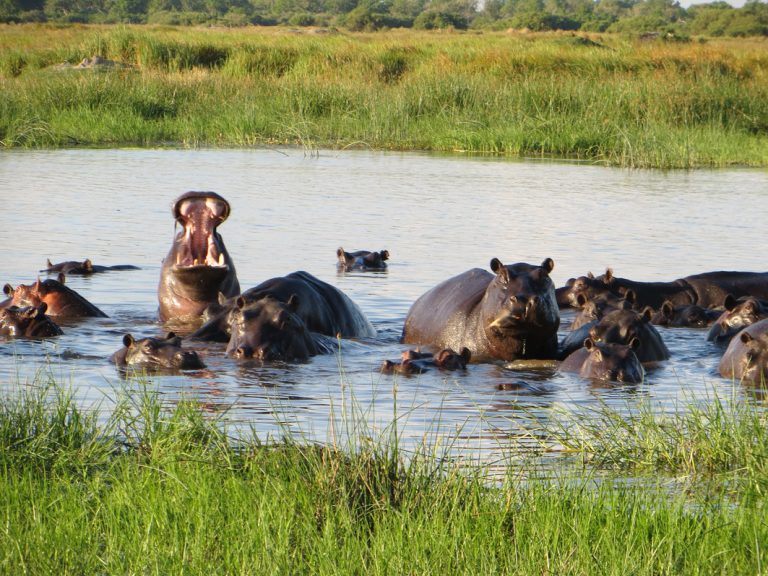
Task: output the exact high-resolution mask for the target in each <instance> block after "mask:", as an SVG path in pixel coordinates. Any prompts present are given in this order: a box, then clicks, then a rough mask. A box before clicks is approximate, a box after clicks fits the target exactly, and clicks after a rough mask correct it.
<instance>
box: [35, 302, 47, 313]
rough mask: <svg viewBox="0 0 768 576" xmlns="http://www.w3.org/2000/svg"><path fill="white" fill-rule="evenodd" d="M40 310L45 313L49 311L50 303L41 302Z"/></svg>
mask: <svg viewBox="0 0 768 576" xmlns="http://www.w3.org/2000/svg"><path fill="white" fill-rule="evenodd" d="M37 310H38V312H40V314H45V313H46V312H48V303H47V302H40V305H39V306H38V307H37Z"/></svg>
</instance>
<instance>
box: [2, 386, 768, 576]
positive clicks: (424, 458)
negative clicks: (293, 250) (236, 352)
mask: <svg viewBox="0 0 768 576" xmlns="http://www.w3.org/2000/svg"><path fill="white" fill-rule="evenodd" d="M716 404H717V403H716ZM2 406H3V408H2V411H0V445H1V446H2V450H0V514H1V515H2V518H3V523H2V528H0V573H9V574H10V573H13V574H42V573H51V572H54V573H56V574H83V573H88V574H94V573H106V574H134V573H151V574H168V573H182V572H183V573H188V574H202V573H205V574H210V573H221V574H259V573H265V572H267V573H270V574H329V573H343V574H358V573H365V574H405V573H408V574H413V573H419V574H433V573H472V574H490V573H504V574H544V573H546V574H592V573H600V574H622V575H623V574H630V573H631V574H746V573H749V574H760V573H764V570H765V568H764V566H765V562H766V560H768V558H767V557H766V552H765V549H764V546H763V543H764V542H766V541H768V540H766V538H767V537H768V523H766V522H765V512H766V511H765V505H764V497H762V496H764V493H763V492H761V490H763V488H764V486H765V483H764V480H765V478H766V475H765V469H764V466H762V465H757V464H756V463H755V462H757V461H758V460H760V459H761V458H762V457H761V456H759V455H757V456H756V457H755V459H754V460H753V459H752V457H751V456H749V455H748V453H747V452H748V451H747V452H745V451H744V450H741V449H740V448H738V447H739V446H743V445H747V444H750V443H751V444H752V445H756V444H759V443H760V442H762V441H763V439H764V435H765V431H764V429H765V427H764V426H763V427H762V431H761V430H760V429H759V427H755V424H756V422H755V421H754V418H755V417H756V416H754V415H753V413H752V412H749V410H757V408H754V407H753V408H751V409H744V411H738V410H736V411H734V410H726V409H724V408H723V409H720V408H713V409H712V410H710V411H706V410H705V411H704V412H702V413H700V414H699V415H695V414H696V413H695V412H694V413H693V414H694V415H693V416H690V417H686V418H689V419H686V420H684V422H696V423H700V424H706V426H707V427H708V428H709V429H710V430H711V429H712V428H715V429H718V428H723V429H726V430H730V431H731V432H732V435H733V440H728V441H725V442H724V441H723V440H722V439H721V435H720V434H697V433H696V431H695V426H693V427H690V426H689V427H688V428H686V426H681V427H680V429H679V430H677V431H674V432H672V431H669V432H668V435H670V436H674V437H676V438H678V439H684V438H688V433H689V432H693V436H694V437H696V439H695V442H694V444H700V445H701V449H700V450H699V451H698V452H696V454H697V456H696V457H697V458H698V454H700V453H703V454H717V453H719V452H721V451H724V452H728V451H731V450H733V452H734V456H733V458H732V459H730V460H728V459H720V458H712V459H711V462H712V464H711V465H709V471H710V473H711V474H719V473H721V472H727V473H729V474H732V473H734V472H738V474H739V475H741V476H743V477H751V478H752V479H753V480H760V481H753V482H741V483H738V484H734V486H733V489H731V490H729V491H727V493H726V491H723V490H718V489H715V490H711V489H709V488H707V487H703V488H702V487H696V488H695V489H689V490H688V491H685V492H683V491H679V492H678V491H675V490H674V489H672V490H670V488H669V478H670V477H669V476H667V477H666V479H665V477H659V476H658V474H659V472H660V471H663V472H664V473H669V472H671V473H672V474H679V473H687V471H688V470H689V468H688V464H686V462H687V461H688V460H689V458H687V457H684V458H672V459H668V460H666V459H658V458H651V459H648V462H647V467H648V470H647V471H648V472H650V474H651V475H650V476H644V477H637V478H635V480H634V481H633V482H622V481H619V478H615V479H614V478H611V477H605V476H600V477H598V476H594V475H593V474H592V473H590V472H583V473H582V476H581V477H577V478H574V477H573V475H572V474H568V475H567V477H565V476H564V479H563V480H557V479H552V478H551V476H550V479H548V480H545V479H540V480H535V479H533V480H531V479H528V480H525V481H521V480H517V479H516V478H518V474H517V473H516V472H515V471H514V470H510V473H509V475H508V476H507V478H506V480H504V481H503V482H501V483H500V484H498V485H496V484H492V485H489V484H488V483H487V482H486V481H485V478H484V473H483V470H482V469H475V468H466V467H459V466H458V465H454V464H452V463H451V462H449V461H443V462H437V463H436V462H435V461H434V460H433V457H434V456H435V455H434V454H430V453H429V450H424V451H422V452H420V454H419V455H416V456H414V455H409V457H408V458H405V457H404V454H403V453H401V452H400V449H399V448H398V444H397V430H396V424H395V423H393V425H392V426H391V427H390V428H389V429H388V430H387V431H385V433H384V434H383V435H380V436H377V435H375V434H373V435H372V434H371V433H370V431H368V430H366V427H365V424H364V423H362V422H360V421H354V422H351V423H348V426H349V430H351V431H354V432H355V433H356V434H358V436H357V437H356V438H350V443H349V444H343V443H339V442H337V443H335V444H334V443H331V444H329V445H317V444H311V443H306V442H300V441H297V440H296V439H295V438H291V437H285V438H282V439H279V440H274V441H269V442H267V441H264V440H262V439H259V438H258V437H256V436H255V435H253V436H251V437H248V436H247V435H246V436H243V435H241V436H239V437H237V438H233V437H230V436H229V435H228V429H227V424H226V421H225V420H224V419H222V417H221V416H219V417H215V418H211V417H210V416H209V415H205V414H204V412H203V411H202V410H201V409H200V408H199V407H197V406H196V405H194V404H193V403H190V402H181V403H179V404H176V405H175V406H169V405H165V404H163V402H162V398H161V396H159V395H158V394H157V393H156V392H154V391H153V390H152V389H151V386H150V385H149V384H148V383H146V382H144V383H141V382H139V383H138V384H136V383H135V382H134V383H132V384H129V385H127V387H126V388H124V389H121V390H119V391H117V392H116V398H115V408H114V410H111V411H110V413H109V414H108V415H104V414H101V415H98V413H97V412H95V411H92V410H86V409H84V408H81V407H79V406H78V403H77V402H76V401H75V400H74V398H73V395H72V393H71V392H69V391H67V390H66V389H62V388H61V387H60V386H58V385H57V384H55V382H53V381H48V382H44V383H43V384H41V385H39V387H37V386H28V387H24V388H22V389H21V391H19V390H17V391H16V392H14V393H12V394H9V395H8V397H7V398H5V401H4V402H3V405H2ZM704 414H708V415H710V416H715V417H716V418H715V421H714V422H712V421H708V420H706V419H705V418H704V417H703V415H704ZM603 416H604V417H600V418H597V419H593V420H590V419H589V418H587V419H586V420H585V419H584V418H581V419H580V420H579V422H581V424H582V425H583V427H584V428H585V429H592V430H593V431H597V430H598V429H600V428H602V427H603V426H604V424H605V418H607V419H608V420H609V426H608V428H609V431H608V432H607V433H604V434H603V435H602V439H603V441H602V443H601V444H600V446H599V447H597V446H595V445H594V444H592V445H590V446H592V447H591V448H589V449H588V450H587V451H592V450H595V451H597V450H599V451H600V452H601V453H603V454H604V455H607V454H612V453H616V458H617V459H618V460H622V459H623V458H624V456H622V455H621V454H626V453H627V452H629V453H630V454H632V456H630V458H633V459H635V460H641V458H640V457H638V456H636V455H635V454H636V451H635V450H634V449H633V448H630V449H629V450H628V451H627V450H625V448H624V446H623V444H622V442H616V441H608V440H606V437H607V436H609V435H611V434H613V435H614V436H615V439H614V440H619V439H620V438H622V439H623V438H626V437H630V440H629V444H630V445H632V444H633V442H634V444H638V442H636V441H633V440H631V438H633V435H632V433H629V432H626V431H627V430H629V429H630V428H634V427H635V426H637V428H638V429H639V430H653V429H655V427H656V424H653V423H652V420H653V418H652V417H651V416H650V414H648V415H645V416H644V417H643V419H642V420H641V421H632V420H630V422H631V424H627V425H621V424H619V423H618V422H612V420H613V416H611V415H608V414H607V413H603ZM345 417H346V418H351V419H354V418H356V416H355V413H354V411H349V412H345ZM762 417H763V416H760V418H762ZM743 418H746V424H742V423H741V419H743ZM610 422H612V423H610ZM759 422H761V423H763V424H764V420H760V421H759ZM662 427H663V428H665V429H667V430H668V428H667V427H666V425H664V426H662ZM562 430H567V428H563V429H562ZM556 431H557V429H556V428H555V429H553V432H556ZM752 434H758V436H757V437H756V438H752V437H751V435H752ZM593 435H594V434H593ZM642 435H644V434H643V433H642V432H640V433H637V434H635V436H642ZM572 436H574V434H572V433H571V432H568V433H566V434H563V435H562V436H561V437H560V438H559V439H560V440H563V439H564V438H569V437H572ZM665 442H666V440H665V439H656V440H653V441H651V443H652V444H657V445H664V444H665ZM583 445H586V444H583ZM763 445H764V443H763ZM755 449H756V450H759V448H755ZM644 452H646V450H644V449H641V450H639V453H644ZM564 472H566V470H564ZM526 476H530V475H529V474H526ZM730 477H731V476H729V478H730Z"/></svg>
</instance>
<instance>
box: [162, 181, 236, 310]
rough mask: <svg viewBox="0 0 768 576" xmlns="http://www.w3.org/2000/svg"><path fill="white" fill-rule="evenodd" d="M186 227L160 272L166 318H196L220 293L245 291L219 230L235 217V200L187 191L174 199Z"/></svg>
mask: <svg viewBox="0 0 768 576" xmlns="http://www.w3.org/2000/svg"><path fill="white" fill-rule="evenodd" d="M171 210H172V212H173V216H174V218H175V219H176V222H178V223H179V224H180V225H181V227H182V230H181V231H180V232H179V233H178V234H177V235H176V237H175V238H174V241H173V245H172V246H171V249H170V251H169V252H168V255H167V256H166V257H165V260H163V266H162V270H161V271H160V285H159V287H158V289H157V296H158V300H159V301H160V310H159V315H160V320H163V321H165V320H170V319H172V318H178V319H193V318H195V317H197V316H200V315H201V314H202V313H203V310H205V308H206V307H207V306H208V305H209V304H211V303H214V302H217V301H218V297H219V293H222V294H224V295H225V296H235V295H236V294H239V293H240V284H239V283H238V281H237V273H236V272H235V265H234V263H233V262H232V258H230V256H229V253H228V252H227V249H226V247H225V246H224V241H223V240H222V239H221V236H220V235H219V233H218V232H217V231H216V228H217V227H218V226H219V224H221V223H222V222H224V220H226V219H227V217H228V216H229V210H230V209H229V203H228V202H227V201H226V200H224V198H222V197H221V196H219V195H218V194H216V193H215V192H187V193H186V194H182V195H181V196H179V197H178V198H177V199H176V201H175V202H174V203H173V205H172V208H171Z"/></svg>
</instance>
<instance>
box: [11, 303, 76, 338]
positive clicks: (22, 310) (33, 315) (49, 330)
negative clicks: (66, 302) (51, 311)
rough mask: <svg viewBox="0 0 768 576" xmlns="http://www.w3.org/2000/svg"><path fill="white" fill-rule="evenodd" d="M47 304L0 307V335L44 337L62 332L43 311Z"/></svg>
mask: <svg viewBox="0 0 768 576" xmlns="http://www.w3.org/2000/svg"><path fill="white" fill-rule="evenodd" d="M47 309H48V305H47V304H46V303H45V302H42V303H41V304H40V305H39V306H8V307H6V308H0V336H12V337H24V338H45V337H47V336H58V335H60V334H62V331H61V328H59V326H58V324H56V323H55V322H54V321H53V320H51V318H50V316H48V315H47V314H46V313H45V312H46V310H47Z"/></svg>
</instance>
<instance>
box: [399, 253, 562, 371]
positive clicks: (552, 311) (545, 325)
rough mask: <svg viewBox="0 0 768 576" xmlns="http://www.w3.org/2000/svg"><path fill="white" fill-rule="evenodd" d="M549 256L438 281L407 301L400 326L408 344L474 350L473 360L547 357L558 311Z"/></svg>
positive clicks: (551, 354) (553, 351) (553, 349)
mask: <svg viewBox="0 0 768 576" xmlns="http://www.w3.org/2000/svg"><path fill="white" fill-rule="evenodd" d="M554 265H555V264H554V262H553V261H552V259H551V258H547V259H546V260H544V261H543V262H542V263H541V265H540V266H536V265H533V264H526V263H523V262H521V263H517V264H510V265H507V266H505V265H504V264H502V263H501V261H500V260H499V259H498V258H494V259H493V260H491V265H490V266H491V270H492V271H493V274H492V273H490V272H487V271H485V270H482V269H480V268H473V269H472V270H469V271H467V272H464V273H463V274H459V275H458V276H454V277H453V278H450V279H448V280H446V281H444V282H442V283H441V284H438V285H437V286H435V287H434V288H432V289H431V290H429V291H428V292H427V293H425V294H424V295H422V296H421V297H420V298H419V299H418V300H416V302H415V303H414V304H413V306H411V309H410V311H409V312H408V316H407V317H406V320H405V326H404V328H403V336H402V341H403V342H404V343H406V344H419V345H431V346H435V347H439V348H452V349H454V350H461V349H462V348H468V349H469V350H472V361H480V362H482V361H488V360H493V359H497V360H515V359H518V358H533V359H549V358H555V357H556V355H557V329H558V327H559V326H560V312H559V309H558V306H557V301H556V299H555V288H554V285H553V284H552V280H551V279H550V277H549V274H550V272H551V271H552V269H553V267H554Z"/></svg>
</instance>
